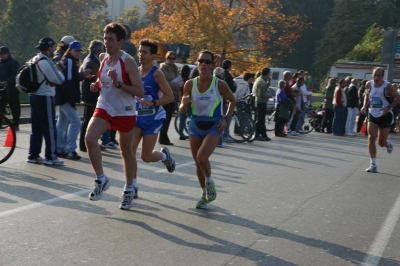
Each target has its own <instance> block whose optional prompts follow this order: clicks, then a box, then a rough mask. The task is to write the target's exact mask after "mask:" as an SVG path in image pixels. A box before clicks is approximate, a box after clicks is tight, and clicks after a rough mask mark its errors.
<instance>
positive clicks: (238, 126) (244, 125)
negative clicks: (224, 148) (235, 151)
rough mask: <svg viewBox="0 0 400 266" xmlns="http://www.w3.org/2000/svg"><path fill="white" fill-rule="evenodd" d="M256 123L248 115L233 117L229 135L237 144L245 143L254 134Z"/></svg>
mask: <svg viewBox="0 0 400 266" xmlns="http://www.w3.org/2000/svg"><path fill="white" fill-rule="evenodd" d="M254 131H255V128H254V121H253V119H251V117H250V116H249V115H248V114H245V113H238V114H234V115H233V116H232V120H231V123H230V125H229V135H230V137H231V138H232V139H233V140H234V141H235V142H239V143H240V142H245V141H246V140H249V139H250V138H251V137H252V136H253V134H254Z"/></svg>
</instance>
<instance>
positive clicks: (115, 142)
mask: <svg viewBox="0 0 400 266" xmlns="http://www.w3.org/2000/svg"><path fill="white" fill-rule="evenodd" d="M110 141H111V142H112V143H114V144H116V145H117V146H119V143H118V141H117V140H116V139H110Z"/></svg>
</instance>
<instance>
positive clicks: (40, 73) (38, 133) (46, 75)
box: [17, 37, 65, 166]
mask: <svg viewBox="0 0 400 266" xmlns="http://www.w3.org/2000/svg"><path fill="white" fill-rule="evenodd" d="M54 45H55V42H54V41H53V39H51V38H49V37H45V38H42V39H40V41H39V44H38V45H37V46H36V47H35V48H36V49H39V51H40V53H39V54H38V55H36V56H35V57H33V58H32V59H31V60H30V62H29V63H31V64H32V65H31V66H33V67H35V70H36V76H37V82H38V83H40V84H41V85H40V86H39V88H38V89H37V90H36V91H35V92H31V93H30V96H29V101H30V104H31V127H32V132H31V136H30V143H29V154H28V160H27V162H28V163H44V164H45V165H57V166H58V165H63V164H64V162H63V161H60V160H59V159H58V158H57V130H56V122H55V105H54V95H55V85H60V84H62V83H63V82H64V79H65V78H64V75H63V74H62V70H63V67H64V66H63V64H62V63H61V62H58V63H57V65H55V64H54V63H53V62H52V61H51V59H50V58H52V57H53V56H54ZM17 81H18V79H17ZM43 138H44V140H45V146H46V148H45V159H43V158H42V157H40V152H41V149H42V142H43Z"/></svg>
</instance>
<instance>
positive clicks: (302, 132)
mask: <svg viewBox="0 0 400 266" xmlns="http://www.w3.org/2000/svg"><path fill="white" fill-rule="evenodd" d="M297 133H300V134H306V132H304V130H302V129H299V130H297Z"/></svg>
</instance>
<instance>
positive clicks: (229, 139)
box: [222, 136, 235, 143]
mask: <svg viewBox="0 0 400 266" xmlns="http://www.w3.org/2000/svg"><path fill="white" fill-rule="evenodd" d="M222 140H223V141H225V142H226V143H234V142H235V141H234V140H233V139H232V138H231V137H229V136H226V137H223V138H222Z"/></svg>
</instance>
